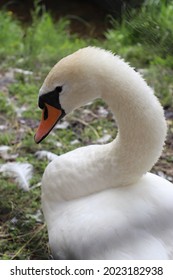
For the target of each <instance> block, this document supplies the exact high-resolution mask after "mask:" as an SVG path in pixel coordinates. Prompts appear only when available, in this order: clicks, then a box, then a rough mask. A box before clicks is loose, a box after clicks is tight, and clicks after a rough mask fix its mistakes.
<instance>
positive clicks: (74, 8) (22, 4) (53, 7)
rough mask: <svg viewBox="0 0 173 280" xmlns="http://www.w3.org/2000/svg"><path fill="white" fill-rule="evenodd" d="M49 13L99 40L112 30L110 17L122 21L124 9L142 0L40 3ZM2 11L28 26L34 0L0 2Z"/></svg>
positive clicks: (89, 0) (46, 1)
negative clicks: (68, 21)
mask: <svg viewBox="0 0 173 280" xmlns="http://www.w3.org/2000/svg"><path fill="white" fill-rule="evenodd" d="M37 2H38V3H39V4H40V5H43V6H44V7H45V8H46V10H47V11H50V12H51V14H52V15H53V17H54V18H55V20H58V19H59V18H61V17H67V18H68V19H69V20H70V22H71V30H72V32H77V33H79V34H80V35H89V36H93V37H100V36H102V35H103V33H104V31H105V30H106V29H107V28H108V27H109V22H110V19H109V16H113V17H115V18H117V19H118V20H121V15H122V13H123V12H124V11H125V10H128V9H130V8H136V7H139V6H140V5H141V4H142V3H143V0H140V1H137V0H135V1H132V0H130V1H128V0H124V1H122V0H82V1H81V0H56V1H55V0H42V1H37ZM0 8H1V9H2V8H4V9H6V10H9V11H11V12H13V14H14V15H15V16H17V18H18V19H19V20H20V21H22V22H23V23H25V24H28V23H30V21H31V11H32V10H33V9H34V1H33V0H25V1H21V0H12V1H6V0H2V1H0Z"/></svg>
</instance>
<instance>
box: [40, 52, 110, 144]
mask: <svg viewBox="0 0 173 280" xmlns="http://www.w3.org/2000/svg"><path fill="white" fill-rule="evenodd" d="M106 53H108V52H106V51H104V50H100V49H98V48H94V47H87V48H83V49H80V50H79V51H77V52H75V53H73V54H72V55H69V56H67V57H65V58H63V59H62V60H60V61H59V62H58V63H57V64H56V65H55V66H54V67H53V68H52V69H51V71H50V72H49V74H48V76H47V77H46V79H45V81H44V83H43V85H42V87H41V89H40V92H39V100H38V105H39V107H40V108H41V109H42V120H41V122H40V125H39V127H38V129H37V132H36V135H35V141H36V143H40V142H41V141H42V140H43V139H44V138H45V137H46V136H47V135H48V134H49V132H50V131H51V130H52V128H53V127H54V126H55V125H56V123H57V122H58V121H59V120H60V119H62V117H64V116H65V115H66V114H68V113H70V112H71V111H72V110H74V109H75V108H78V107H80V106H82V105H85V104H86V103H87V102H89V101H91V100H93V99H95V98H97V97H98V96H99V95H100V90H99V86H98V84H97V78H96V76H97V73H98V72H99V68H98V61H99V60H100V55H101V54H102V55H101V56H104V54H106Z"/></svg>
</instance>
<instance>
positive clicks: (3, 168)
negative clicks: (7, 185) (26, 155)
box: [0, 162, 33, 191]
mask: <svg viewBox="0 0 173 280" xmlns="http://www.w3.org/2000/svg"><path fill="white" fill-rule="evenodd" d="M0 173H3V174H4V175H5V176H8V177H11V178H14V179H15V182H16V184H17V185H18V187H19V188H21V189H23V190H25V191H29V189H30V180H31V178H32V175H33V166H32V164H30V163H19V162H8V163H5V164H1V165H0Z"/></svg>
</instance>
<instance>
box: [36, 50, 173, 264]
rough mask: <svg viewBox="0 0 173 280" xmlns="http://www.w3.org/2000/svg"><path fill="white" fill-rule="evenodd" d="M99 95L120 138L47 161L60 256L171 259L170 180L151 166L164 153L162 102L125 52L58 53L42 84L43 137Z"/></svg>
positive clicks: (46, 194)
mask: <svg viewBox="0 0 173 280" xmlns="http://www.w3.org/2000/svg"><path fill="white" fill-rule="evenodd" d="M98 97H99V98H102V99H103V100H105V102H106V103H107V104H108V105H109V107H110V109H111V110H112V112H113V114H114V116H115V119H116V122H117V125H118V133H117V136H116V138H115V139H114V140H113V141H112V142H111V143H108V144H101V145H98V144H95V145H90V146H86V147H80V148H78V149H75V150H73V151H70V152H68V153H65V154H63V155H61V156H57V157H56V158H55V159H54V160H53V161H52V162H50V163H49V164H48V166H47V167H46V169H45V172H44V174H43V178H42V208H43V213H44V217H45V221H46V224H47V228H48V235H49V244H50V248H51V252H52V255H53V257H54V258H55V259H61V260H65V259H78V260H79V259H81V260H84V259H85V260H86V259H93V260H94V259H97V260H99V259H105V260H106V259H117V260H123V259H129V260H132V259H139V260H140V259H146V260H150V259H173V184H172V183H171V182H169V181H167V180H166V179H163V178H161V177H159V176H157V175H155V174H152V173H150V172H149V171H150V169H151V168H152V166H153V165H154V164H155V163H156V161H157V160H158V158H159V156H160V155H161V152H162V149H163V145H164V141H165V137H166V131H167V126H166V121H165V118H164V113H163V108H162V106H161V105H160V103H159V101H158V99H157V98H156V96H155V95H154V94H153V90H152V89H151V88H150V87H149V86H148V85H147V83H146V82H145V81H144V79H143V78H142V77H141V75H140V74H139V73H137V72H136V71H135V70H134V69H133V68H132V67H131V66H129V64H128V63H126V62H124V60H123V59H122V58H120V57H119V56H116V55H114V54H112V53H111V52H110V51H107V50H104V49H100V48H97V47H91V46H89V47H85V48H82V49H80V50H78V51H76V52H75V53H73V54H71V55H69V56H67V57H65V58H63V59H61V60H60V61H59V62H58V63H57V64H56V65H55V66H54V67H53V68H52V69H51V71H50V72H49V74H48V75H47V77H46V79H45V81H44V82H43V85H42V87H41V89H40V91H39V100H38V104H39V107H40V108H41V109H42V119H41V122H40V124H39V127H38V129H37V131H36V134H35V141H36V143H40V142H41V141H42V140H43V139H44V138H45V137H46V136H47V135H48V134H49V132H50V131H51V130H52V128H53V127H54V126H55V124H56V123H57V121H59V120H60V119H61V118H62V117H64V116H65V115H66V114H69V113H70V112H71V111H73V110H74V109H75V108H78V107H80V106H83V105H84V104H86V103H88V102H89V101H91V100H94V99H96V98H98Z"/></svg>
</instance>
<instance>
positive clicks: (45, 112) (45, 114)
mask: <svg viewBox="0 0 173 280" xmlns="http://www.w3.org/2000/svg"><path fill="white" fill-rule="evenodd" d="M43 110H44V112H43V114H44V120H47V118H48V109H47V107H46V106H45V105H44V109H43Z"/></svg>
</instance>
